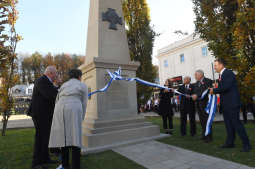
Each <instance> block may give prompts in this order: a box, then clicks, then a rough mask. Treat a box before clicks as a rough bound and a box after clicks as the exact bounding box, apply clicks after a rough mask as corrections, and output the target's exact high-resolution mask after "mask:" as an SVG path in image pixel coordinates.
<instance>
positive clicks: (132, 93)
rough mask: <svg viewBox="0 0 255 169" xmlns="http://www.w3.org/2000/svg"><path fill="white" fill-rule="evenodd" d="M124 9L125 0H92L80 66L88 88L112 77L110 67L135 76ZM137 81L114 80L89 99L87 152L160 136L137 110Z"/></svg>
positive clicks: (85, 130)
mask: <svg viewBox="0 0 255 169" xmlns="http://www.w3.org/2000/svg"><path fill="white" fill-rule="evenodd" d="M124 23H125V22H124V19H123V12H122V0H90V14H89V24H88V36H87V48H86V49H87V52H86V58H85V63H84V65H82V66H81V67H80V69H81V70H82V72H83V76H82V81H83V82H85V84H86V85H87V86H88V89H89V92H93V91H96V90H98V89H101V88H103V87H104V86H105V85H106V84H107V83H108V82H109V80H110V76H109V75H108V73H107V70H109V71H111V72H114V71H116V70H118V68H119V67H121V69H122V76H123V77H136V70H137V68H138V66H139V65H140V64H139V63H137V62H132V61H131V59H130V55H129V48H128V41H127V36H126V31H125V24H124ZM137 112H138V111H137V95H136V83H135V82H127V81H113V82H112V84H111V86H110V87H109V89H108V90H107V92H104V93H97V94H95V95H92V96H91V98H89V100H88V104H87V110H86V115H85V120H84V122H83V126H82V129H83V145H84V151H83V152H85V153H89V152H98V151H103V150H106V149H110V148H112V147H115V146H119V145H123V144H130V143H135V142H140V141H144V140H150V139H155V138H160V137H161V135H160V130H159V127H158V126H156V125H153V124H151V123H149V122H145V120H144V117H141V116H139V115H138V114H137Z"/></svg>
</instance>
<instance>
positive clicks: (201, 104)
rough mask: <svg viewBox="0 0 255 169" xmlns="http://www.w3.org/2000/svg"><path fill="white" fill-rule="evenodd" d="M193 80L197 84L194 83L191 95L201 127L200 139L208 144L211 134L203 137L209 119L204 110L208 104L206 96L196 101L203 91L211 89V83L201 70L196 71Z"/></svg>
mask: <svg viewBox="0 0 255 169" xmlns="http://www.w3.org/2000/svg"><path fill="white" fill-rule="evenodd" d="M195 79H196V80H197V82H196V83H195V86H194V94H193V95H192V98H193V100H194V101H196V105H197V112H198V115H199V120H200V123H201V126H202V137H201V139H202V140H204V142H205V143H209V142H211V141H212V132H211V133H210V134H209V135H207V136H205V130H206V124H207V120H208V117H209V115H208V114H207V113H206V111H205V108H206V106H207V103H208V94H207V95H206V96H205V97H204V98H203V99H198V98H201V96H202V94H203V92H204V91H205V90H207V89H208V88H210V87H212V83H213V81H212V80H211V79H208V78H206V77H205V76H204V71H203V70H197V71H196V73H195ZM211 131H212V130H211Z"/></svg>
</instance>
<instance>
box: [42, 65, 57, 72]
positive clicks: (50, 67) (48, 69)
mask: <svg viewBox="0 0 255 169" xmlns="http://www.w3.org/2000/svg"><path fill="white" fill-rule="evenodd" d="M56 71H57V69H56V67H55V66H47V67H46V69H45V71H44V74H49V73H52V72H56Z"/></svg>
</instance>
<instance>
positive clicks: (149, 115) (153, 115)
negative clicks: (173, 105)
mask: <svg viewBox="0 0 255 169" xmlns="http://www.w3.org/2000/svg"><path fill="white" fill-rule="evenodd" d="M141 114H142V115H143V116H145V117H158V116H159V115H158V114H157V113H154V112H146V113H141ZM174 116H175V117H180V113H179V112H177V113H174ZM240 119H241V120H243V115H242V113H240ZM247 119H248V120H254V117H253V115H252V114H251V113H248V114H247ZM196 121H199V117H198V114H197V113H196ZM214 121H215V122H220V121H223V115H221V114H218V113H217V114H216V116H215V118H214Z"/></svg>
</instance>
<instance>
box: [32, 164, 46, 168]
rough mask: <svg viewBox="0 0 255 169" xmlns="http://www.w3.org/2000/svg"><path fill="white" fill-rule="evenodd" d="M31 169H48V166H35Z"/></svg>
mask: <svg viewBox="0 0 255 169" xmlns="http://www.w3.org/2000/svg"><path fill="white" fill-rule="evenodd" d="M32 169H48V166H45V165H37V166H35V167H32Z"/></svg>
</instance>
